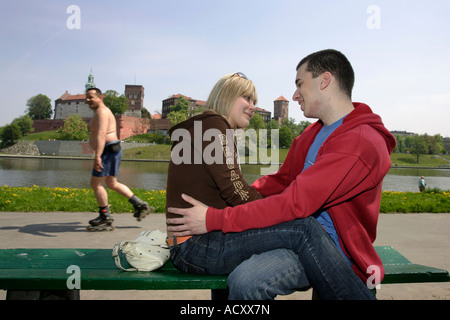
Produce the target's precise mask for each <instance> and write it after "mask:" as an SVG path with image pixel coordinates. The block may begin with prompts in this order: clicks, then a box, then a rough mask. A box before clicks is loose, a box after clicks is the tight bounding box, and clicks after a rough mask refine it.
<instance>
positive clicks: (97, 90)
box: [86, 87, 103, 97]
mask: <svg viewBox="0 0 450 320" xmlns="http://www.w3.org/2000/svg"><path fill="white" fill-rule="evenodd" d="M91 90H94V91H95V94H96V95H97V96H99V97H101V95H102V94H103V93H102V90H100V89H99V88H94V87H92V88H88V89H87V90H86V93H88V91H91Z"/></svg>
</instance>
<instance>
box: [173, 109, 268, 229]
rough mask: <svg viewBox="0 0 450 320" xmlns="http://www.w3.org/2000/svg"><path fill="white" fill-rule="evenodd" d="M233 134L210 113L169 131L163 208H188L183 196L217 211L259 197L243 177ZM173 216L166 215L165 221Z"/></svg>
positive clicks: (226, 122)
mask: <svg viewBox="0 0 450 320" xmlns="http://www.w3.org/2000/svg"><path fill="white" fill-rule="evenodd" d="M210 129H211V130H210ZM227 129H228V130H227ZM232 132H233V131H232V128H231V127H230V124H229V123H228V121H227V120H226V119H225V118H224V117H223V116H221V115H218V114H216V113H214V112H212V111H205V112H204V113H202V114H200V115H197V116H195V117H192V118H190V119H188V120H186V121H184V122H182V123H180V124H178V125H176V126H174V127H172V128H171V129H170V131H169V134H170V136H171V139H172V142H173V144H172V156H171V161H170V164H169V171H168V175H167V194H166V208H168V207H176V208H187V207H190V206H191V205H190V204H189V203H187V202H185V201H184V200H183V199H181V194H182V193H185V194H187V195H189V196H192V197H193V198H195V199H197V200H199V201H201V202H203V203H204V204H206V205H208V206H212V207H214V208H217V209H222V208H225V207H227V206H237V205H239V204H243V203H246V202H249V201H253V200H256V199H261V198H262V196H261V195H260V194H259V193H258V192H256V191H255V190H254V189H253V188H252V187H250V186H249V185H248V184H247V183H246V182H245V180H244V179H243V177H242V174H241V170H240V167H239V163H238V158H237V151H236V146H235V143H234V137H233V135H232ZM176 140H178V141H176ZM176 216H177V215H175V214H172V213H168V212H166V217H167V218H173V217H176ZM167 235H168V237H169V238H170V237H172V234H171V233H169V232H168V233H167Z"/></svg>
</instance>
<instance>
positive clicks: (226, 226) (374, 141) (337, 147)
mask: <svg viewBox="0 0 450 320" xmlns="http://www.w3.org/2000/svg"><path fill="white" fill-rule="evenodd" d="M354 106H355V110H353V111H352V112H351V113H350V114H348V115H347V116H346V117H345V118H344V122H343V123H342V125H341V126H339V127H338V128H337V129H336V130H335V131H334V132H333V133H332V134H331V135H330V136H329V137H328V139H327V140H326V141H325V143H324V144H323V145H322V146H321V147H320V149H319V152H318V154H317V158H316V162H315V163H314V165H312V166H311V167H309V168H308V169H306V170H305V171H304V172H302V169H303V165H304V163H305V158H306V155H307V153H308V150H309V147H310V146H311V144H312V143H313V141H314V139H315V137H316V135H317V133H318V132H319V131H320V129H321V128H322V127H323V124H322V122H321V121H317V122H315V123H314V124H312V125H310V126H309V127H308V128H307V129H306V130H305V131H304V132H303V133H302V134H301V135H300V136H298V137H297V138H296V139H295V140H294V142H293V143H292V146H291V148H290V150H289V153H288V155H287V157H286V160H285V162H284V163H283V164H282V165H281V167H280V169H279V170H278V171H277V172H276V173H274V174H271V175H267V176H264V177H262V178H260V179H258V180H256V181H255V182H254V183H253V185H252V186H253V187H254V188H255V189H256V190H257V191H259V192H260V193H261V194H262V195H263V196H265V197H266V198H264V199H261V200H257V201H253V202H250V203H247V204H245V205H240V206H236V207H233V208H231V207H227V208H225V209H222V210H219V209H215V208H212V207H210V208H209V209H208V211H207V215H206V227H207V229H208V231H214V230H222V232H225V233H227V232H239V231H243V230H247V229H253V228H264V227H269V226H272V225H276V224H280V223H283V222H287V221H291V220H294V219H298V218H305V217H308V216H310V215H312V214H314V213H316V212H318V211H319V212H320V211H324V210H326V211H327V212H328V213H329V215H330V217H331V219H332V220H333V223H334V226H335V228H336V231H337V233H338V235H339V239H340V244H341V247H342V249H343V251H344V253H345V254H346V255H347V256H348V257H349V258H350V259H351V260H352V261H353V263H354V264H353V269H354V271H355V272H356V274H357V275H358V276H359V277H360V278H361V279H362V280H363V281H366V280H367V278H368V277H369V276H371V275H372V274H373V271H374V270H376V269H374V268H376V267H378V268H379V269H378V270H379V271H380V274H379V276H380V277H379V279H375V280H376V281H377V283H379V282H381V281H382V279H383V277H384V268H383V264H382V262H381V259H380V257H379V256H378V254H377V253H376V251H375V249H374V247H373V242H374V241H375V237H376V229H377V222H378V215H379V209H380V200H381V186H382V182H383V178H384V176H385V175H386V173H387V172H388V170H389V169H390V167H391V160H390V154H391V153H392V151H393V150H394V147H395V144H396V142H395V138H394V137H393V136H392V134H391V133H390V132H389V131H388V130H387V129H386V128H385V127H384V125H383V123H382V121H381V118H380V117H379V116H378V115H376V114H374V113H373V112H372V110H371V109H370V108H369V107H368V106H367V105H365V104H362V103H354Z"/></svg>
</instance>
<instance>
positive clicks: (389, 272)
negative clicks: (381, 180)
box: [0, 247, 450, 299]
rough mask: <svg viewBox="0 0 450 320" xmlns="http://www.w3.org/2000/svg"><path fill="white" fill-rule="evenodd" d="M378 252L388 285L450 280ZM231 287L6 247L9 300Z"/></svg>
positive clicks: (96, 252)
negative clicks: (87, 292) (93, 292)
mask: <svg viewBox="0 0 450 320" xmlns="http://www.w3.org/2000/svg"><path fill="white" fill-rule="evenodd" d="M376 250H377V252H378V253H379V255H380V257H381V259H382V260H383V264H384V267H385V271H386V274H385V278H384V280H383V282H382V283H383V284H387V283H417V282H446V281H450V278H449V273H448V271H446V270H442V269H437V268H432V267H428V266H423V265H417V264H413V263H411V262H410V261H409V260H408V259H406V258H405V257H404V256H402V255H401V254H400V253H399V252H398V251H396V250H395V249H394V248H392V247H376ZM122 261H124V259H123V260H122ZM125 263H126V262H125ZM74 266H75V268H74ZM77 268H79V269H77ZM77 272H78V274H77ZM78 276H79V277H78ZM76 277H78V280H79V282H78V285H79V287H78V286H77V282H76V281H77V280H76ZM68 285H69V286H71V287H68ZM68 288H69V289H72V290H68ZM226 288H227V277H226V276H199V275H194V274H188V273H184V272H180V271H178V270H177V269H176V268H175V267H174V266H173V265H172V263H171V262H170V261H169V262H168V263H166V264H165V265H164V266H163V267H162V268H161V269H158V270H156V271H153V272H125V271H121V270H119V269H118V268H117V267H116V265H115V264H114V261H113V258H112V250H110V249H0V289H4V290H7V299H43V298H46V297H51V298H55V297H56V298H65V299H79V297H80V295H79V290H77V289H81V290H189V289H208V290H212V298H224V297H225V296H224V294H225V292H226V290H224V289H226Z"/></svg>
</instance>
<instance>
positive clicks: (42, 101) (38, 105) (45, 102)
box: [26, 94, 52, 120]
mask: <svg viewBox="0 0 450 320" xmlns="http://www.w3.org/2000/svg"><path fill="white" fill-rule="evenodd" d="M27 107H28V108H27V111H26V112H27V113H28V115H29V116H30V117H31V119H33V120H42V119H50V117H51V115H52V105H51V100H50V98H49V97H47V96H46V95H43V94H38V95H37V96H34V97H31V98H30V99H28V101H27Z"/></svg>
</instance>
